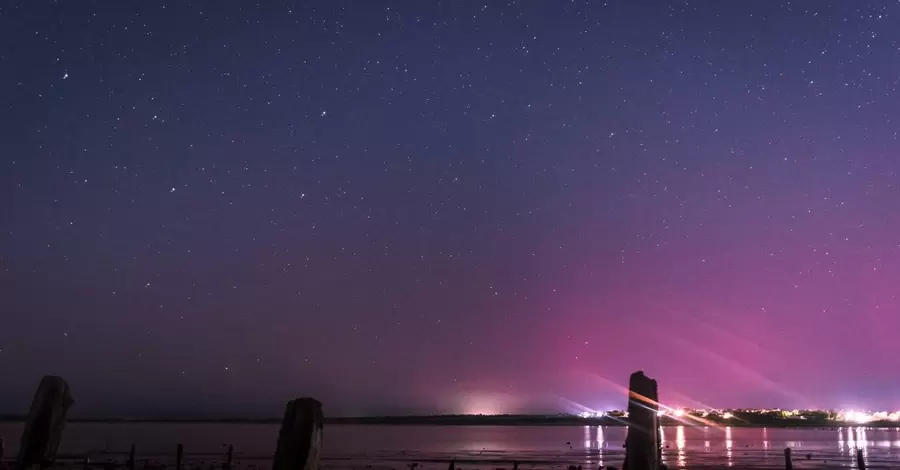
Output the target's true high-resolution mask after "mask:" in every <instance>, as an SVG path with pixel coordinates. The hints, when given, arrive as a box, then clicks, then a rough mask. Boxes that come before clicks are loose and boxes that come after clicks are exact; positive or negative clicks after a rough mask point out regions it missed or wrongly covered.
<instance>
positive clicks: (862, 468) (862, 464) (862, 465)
mask: <svg viewBox="0 0 900 470" xmlns="http://www.w3.org/2000/svg"><path fill="white" fill-rule="evenodd" d="M856 468H858V469H859V470H866V459H864V458H863V450H862V449H856Z"/></svg>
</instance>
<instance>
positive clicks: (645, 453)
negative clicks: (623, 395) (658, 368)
mask: <svg viewBox="0 0 900 470" xmlns="http://www.w3.org/2000/svg"><path fill="white" fill-rule="evenodd" d="M658 410H659V395H658V393H657V389H656V381H655V380H653V379H651V378H649V377H647V376H646V375H644V371H637V372H635V373H633V374H631V378H630V379H629V381H628V435H627V436H626V437H625V462H624V463H622V469H623V470H629V469H630V470H659V463H660V460H661V457H662V456H661V454H660V453H661V451H662V450H661V449H660V447H659V441H660V439H659V416H658V415H657V412H658Z"/></svg>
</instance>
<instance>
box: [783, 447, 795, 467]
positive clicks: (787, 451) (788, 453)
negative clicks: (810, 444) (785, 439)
mask: <svg viewBox="0 0 900 470" xmlns="http://www.w3.org/2000/svg"><path fill="white" fill-rule="evenodd" d="M784 468H786V469H787V470H794V462H792V461H791V448H790V447H785V448H784Z"/></svg>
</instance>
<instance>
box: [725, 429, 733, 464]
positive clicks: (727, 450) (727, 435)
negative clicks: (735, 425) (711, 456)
mask: <svg viewBox="0 0 900 470" xmlns="http://www.w3.org/2000/svg"><path fill="white" fill-rule="evenodd" d="M733 445H734V441H732V440H731V426H726V427H725V455H726V456H727V457H728V466H729V467H730V466H732V465H734V461H732V460H731V457H732V452H731V447H732V446H733Z"/></svg>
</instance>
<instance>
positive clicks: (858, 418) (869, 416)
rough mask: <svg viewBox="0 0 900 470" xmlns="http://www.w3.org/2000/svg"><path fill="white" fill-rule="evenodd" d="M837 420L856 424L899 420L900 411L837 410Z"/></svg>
mask: <svg viewBox="0 0 900 470" xmlns="http://www.w3.org/2000/svg"><path fill="white" fill-rule="evenodd" d="M838 420H840V421H846V422H848V423H856V424H866V423H870V422H872V421H900V412H898V411H894V412H892V413H889V412H887V411H878V412H875V413H869V412H866V411H855V410H848V411H841V412H839V413H838Z"/></svg>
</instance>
